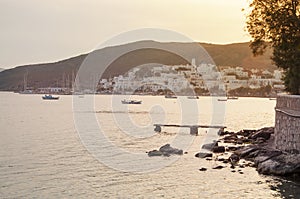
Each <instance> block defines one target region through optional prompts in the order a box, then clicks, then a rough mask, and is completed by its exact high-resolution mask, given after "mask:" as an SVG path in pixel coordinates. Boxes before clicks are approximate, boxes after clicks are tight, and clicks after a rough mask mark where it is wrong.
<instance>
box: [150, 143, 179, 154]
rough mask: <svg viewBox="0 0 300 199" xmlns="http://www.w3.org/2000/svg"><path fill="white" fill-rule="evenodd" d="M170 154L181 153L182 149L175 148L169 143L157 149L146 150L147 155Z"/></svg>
mask: <svg viewBox="0 0 300 199" xmlns="http://www.w3.org/2000/svg"><path fill="white" fill-rule="evenodd" d="M172 154H176V155H183V151H182V150H181V149H176V148H173V147H171V146H170V144H166V145H164V146H162V147H160V148H159V150H152V151H149V152H148V156H150V157H152V156H170V155H172Z"/></svg>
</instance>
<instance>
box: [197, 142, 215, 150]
mask: <svg viewBox="0 0 300 199" xmlns="http://www.w3.org/2000/svg"><path fill="white" fill-rule="evenodd" d="M215 146H218V142H213V143H208V144H204V145H202V147H201V148H202V149H207V150H209V151H211V150H212V149H213V148H214V147H215Z"/></svg>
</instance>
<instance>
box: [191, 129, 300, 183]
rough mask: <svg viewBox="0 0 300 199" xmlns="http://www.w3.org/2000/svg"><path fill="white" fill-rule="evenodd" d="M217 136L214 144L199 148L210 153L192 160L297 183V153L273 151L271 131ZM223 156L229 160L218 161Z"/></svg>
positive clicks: (299, 160) (299, 166)
mask: <svg viewBox="0 0 300 199" xmlns="http://www.w3.org/2000/svg"><path fill="white" fill-rule="evenodd" d="M219 136H220V137H219V139H218V140H217V141H216V142H214V143H211V144H210V145H209V146H207V145H206V146H205V145H204V146H202V148H203V149H206V150H209V152H207V153H201V152H199V153H197V154H196V155H195V156H196V157H198V158H206V160H208V161H211V158H210V157H216V161H219V162H221V163H222V164H223V165H224V164H225V165H228V164H229V165H230V168H231V169H232V172H236V168H239V170H238V171H239V172H240V171H241V170H240V168H245V167H254V168H256V170H257V172H258V173H259V174H263V175H271V176H279V177H284V178H286V177H287V178H292V179H294V180H297V179H298V181H299V179H300V153H299V151H296V150H294V151H289V152H287V151H281V150H278V149H276V148H275V147H274V146H275V145H274V139H275V138H274V127H265V128H262V129H258V130H241V131H238V132H228V131H223V132H220V133H219ZM226 153H227V154H228V155H230V156H229V157H227V158H219V157H223V156H224V155H225V154H226ZM207 157H208V158H207ZM221 167H222V166H219V168H218V169H222V168H221ZM203 170H204V168H203ZM241 174H242V173H241ZM299 182H300V181H299Z"/></svg>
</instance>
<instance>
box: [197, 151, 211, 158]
mask: <svg viewBox="0 0 300 199" xmlns="http://www.w3.org/2000/svg"><path fill="white" fill-rule="evenodd" d="M212 156H213V154H212V153H202V152H199V153H197V154H196V155H195V157H197V158H209V157H212Z"/></svg>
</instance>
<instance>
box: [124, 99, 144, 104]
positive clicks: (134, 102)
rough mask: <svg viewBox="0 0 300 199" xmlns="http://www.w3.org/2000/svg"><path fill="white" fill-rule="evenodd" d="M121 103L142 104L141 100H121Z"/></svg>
mask: <svg viewBox="0 0 300 199" xmlns="http://www.w3.org/2000/svg"><path fill="white" fill-rule="evenodd" d="M122 104H142V101H141V100H126V99H124V100H122Z"/></svg>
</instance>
